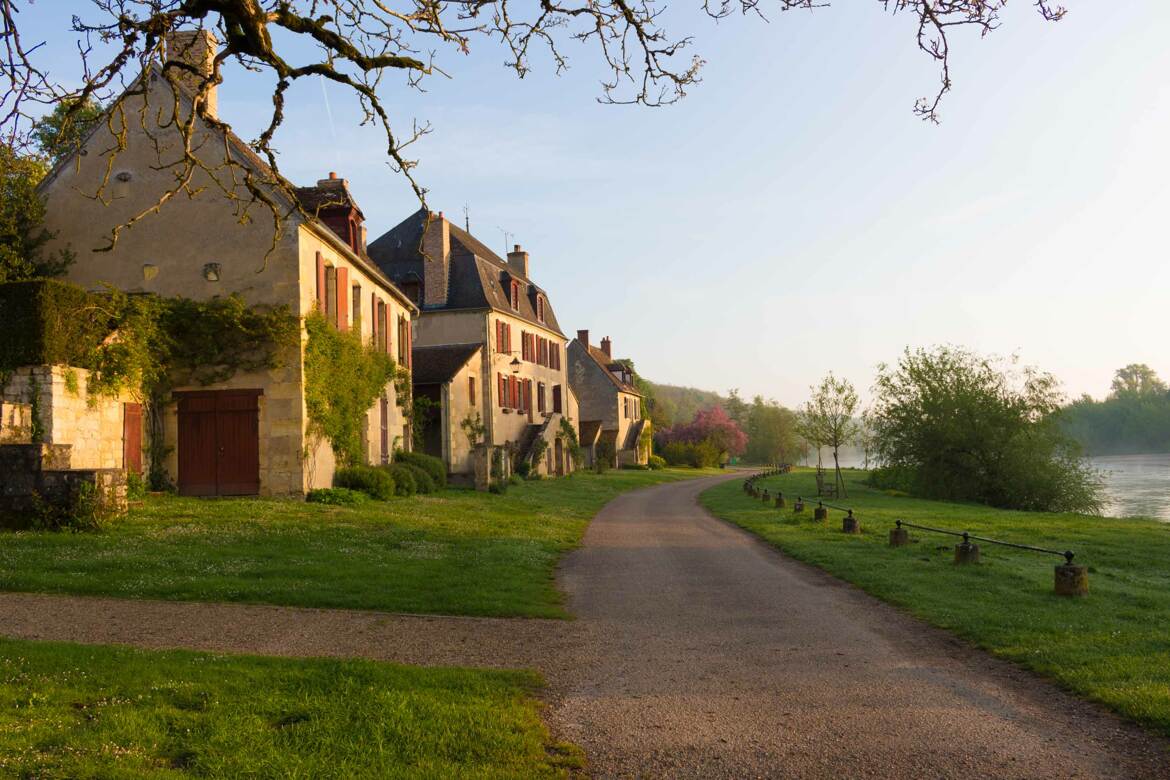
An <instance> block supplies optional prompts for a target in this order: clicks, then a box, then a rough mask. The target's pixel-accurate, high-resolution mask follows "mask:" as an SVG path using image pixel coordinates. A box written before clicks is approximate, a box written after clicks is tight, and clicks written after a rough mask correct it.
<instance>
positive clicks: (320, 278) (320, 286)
mask: <svg viewBox="0 0 1170 780" xmlns="http://www.w3.org/2000/svg"><path fill="white" fill-rule="evenodd" d="M317 308H318V309H319V310H320V311H321V313H322V314H324V313H325V258H324V257H322V256H321V253H320V252H318V253H317Z"/></svg>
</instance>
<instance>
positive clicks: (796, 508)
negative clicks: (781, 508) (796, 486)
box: [792, 496, 804, 514]
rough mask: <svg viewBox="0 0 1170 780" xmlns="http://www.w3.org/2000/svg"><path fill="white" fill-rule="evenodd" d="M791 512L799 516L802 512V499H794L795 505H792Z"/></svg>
mask: <svg viewBox="0 0 1170 780" xmlns="http://www.w3.org/2000/svg"><path fill="white" fill-rule="evenodd" d="M792 511H793V512H795V513H796V514H800V513H801V512H803V511H804V499H803V498H801V497H800V496H797V497H796V503H795V504H793V505H792Z"/></svg>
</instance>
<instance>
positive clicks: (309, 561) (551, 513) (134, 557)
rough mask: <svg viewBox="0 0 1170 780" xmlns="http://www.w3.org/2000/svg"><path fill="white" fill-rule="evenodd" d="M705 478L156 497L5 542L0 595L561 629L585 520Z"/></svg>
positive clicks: (608, 477)
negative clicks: (434, 617)
mask: <svg viewBox="0 0 1170 780" xmlns="http://www.w3.org/2000/svg"><path fill="white" fill-rule="evenodd" d="M704 473H705V472H701V471H695V470H692V469H678V470H671V469H667V470H663V471H610V472H607V473H605V474H601V475H597V474H592V473H578V474H575V475H573V476H572V477H571V478H568V479H563V478H562V479H555V480H542V481H533V482H525V483H523V484H522V485H517V486H513V487H512V488H511V489H510V490H509V491H508V492H507V493H506V494H505V495H493V494H489V493H477V492H475V491H471V490H446V491H443V492H441V493H438V494H435V495H433V496H418V497H414V498H407V499H397V500H394V501H387V502H370V503H367V504H364V505H361V506H358V507H334V506H324V505H319V504H307V503H304V502H302V501H294V500H275V499H191V498H177V497H155V498H150V499H148V500H147V501H146V502H145V504H144V506H142V507H140V508H136V509H133V510H131V512H130V514H129V515H128V516H126V517H125V518H122V519H119V520H117V521H115V522H113V523H112V524H111V525H110V526H109V528H108V529H106V530H104V531H101V532H98V533H81V534H71V533H51V532H18V533H14V532H2V533H0V590H7V591H35V592H45V593H76V594H100V595H107V596H119V597H127V598H157V599H179V600H196V601H236V602H253V603H268V604H283V605H292V606H311V607H343V608H352V609H377V610H387V611H393V612H422V613H435V614H458V615H499V616H527V617H553V618H556V617H565V610H564V607H563V606H562V595H561V594H560V592H559V591H558V590H557V589H556V587H555V584H554V581H553V574H554V568H555V566H556V564H557V561H558V560H559V559H560V557H561V556H562V555H563V554H564V553H565V552H567V551H568V550H570V549H572V548H573V547H574V546H576V545H577V543H578V542H579V541H580V539H581V536H582V534H583V533H584V531H585V527H586V525H587V524H588V521H589V519H590V518H591V517H593V515H594V514H596V513H597V511H598V510H599V509H601V507H602V506H603V505H604V504H605V503H606V502H607V501H609V500H610V499H611V498H613V497H614V496H616V495H618V494H619V493H621V492H623V491H626V490H630V489H633V488H637V487H643V486H646V485H652V484H656V483H659V482H665V481H671V480H679V479H687V478H693V477H696V476H701V475H703V474H704Z"/></svg>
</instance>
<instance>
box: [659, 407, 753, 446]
mask: <svg viewBox="0 0 1170 780" xmlns="http://www.w3.org/2000/svg"><path fill="white" fill-rule="evenodd" d="M658 442H659V444H660V445H661V446H665V445H667V444H671V443H673V442H681V443H683V444H701V443H703V442H707V443H709V444H710V445H711V446H713V447H714V448H715V449H717V450H719V452H720V453H721V454H726V455H742V454H743V452H744V450H746V449H747V434H746V433H744V432H743V430H742V429H741V428H740V427H739V425H737V424H736V422H735V420H733V419H731V418H730V417H728V416H727V412H726V411H725V410H724V409H723V407H722V406H710V407H708V408H706V409H700V410H699V411H697V412H695V417H694V419H693V420H691V421H690V422H689V423H684V424H681V425H675V426H674V427H671V428H667V429H666V430H664V431H661V432H660V433H659V435H658Z"/></svg>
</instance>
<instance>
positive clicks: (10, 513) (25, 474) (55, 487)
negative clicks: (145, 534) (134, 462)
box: [0, 444, 126, 528]
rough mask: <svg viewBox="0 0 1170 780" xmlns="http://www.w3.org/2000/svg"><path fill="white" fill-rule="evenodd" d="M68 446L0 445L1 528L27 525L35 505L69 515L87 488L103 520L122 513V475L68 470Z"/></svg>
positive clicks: (117, 470)
mask: <svg viewBox="0 0 1170 780" xmlns="http://www.w3.org/2000/svg"><path fill="white" fill-rule="evenodd" d="M71 450H72V448H71V447H70V446H69V445H68V444H0V475H3V479H0V526H6V527H14V528H26V527H29V526H30V525H32V523H33V520H34V517H33V512H34V510H35V509H36V507H37V502H38V500H40V501H42V502H47V503H48V504H50V505H53V506H56V507H59V508H62V509H65V510H68V509H70V508H73V507H75V506H76V502H77V499H78V496H79V495H80V494H81V492H82V491H83V490H84V486H85V485H92V486H93V489H94V491H95V495H96V500H97V502H98V509H99V510H100V511H101V512H102V513H103V514H118V513H121V512H125V511H126V472H125V471H123V470H121V469H73V468H70V454H71Z"/></svg>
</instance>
